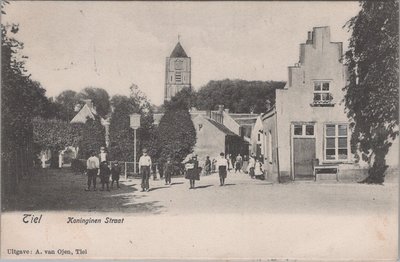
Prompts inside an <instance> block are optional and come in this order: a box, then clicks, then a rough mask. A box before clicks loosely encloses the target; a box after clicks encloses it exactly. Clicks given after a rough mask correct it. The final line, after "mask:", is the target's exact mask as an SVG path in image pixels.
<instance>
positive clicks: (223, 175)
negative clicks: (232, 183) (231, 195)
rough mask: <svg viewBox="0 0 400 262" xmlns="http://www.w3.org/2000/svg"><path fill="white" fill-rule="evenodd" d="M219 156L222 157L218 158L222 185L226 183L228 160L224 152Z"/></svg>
mask: <svg viewBox="0 0 400 262" xmlns="http://www.w3.org/2000/svg"><path fill="white" fill-rule="evenodd" d="M219 156H220V157H219V158H218V159H217V168H218V174H219V182H220V186H223V185H225V179H226V175H227V170H228V160H227V159H226V158H225V157H224V153H221V154H219Z"/></svg>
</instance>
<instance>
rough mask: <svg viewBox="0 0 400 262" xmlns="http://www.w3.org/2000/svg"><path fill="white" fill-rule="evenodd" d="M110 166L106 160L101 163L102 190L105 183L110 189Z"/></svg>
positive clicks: (108, 189)
mask: <svg viewBox="0 0 400 262" xmlns="http://www.w3.org/2000/svg"><path fill="white" fill-rule="evenodd" d="M110 174H111V171H110V168H109V167H108V165H107V162H106V161H103V162H101V164H100V182H101V189H100V191H104V185H106V186H107V191H110V188H109V187H108V184H109V183H110Z"/></svg>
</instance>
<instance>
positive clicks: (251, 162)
mask: <svg viewBox="0 0 400 262" xmlns="http://www.w3.org/2000/svg"><path fill="white" fill-rule="evenodd" d="M255 165H256V160H255V156H254V154H252V155H251V156H250V159H249V166H248V172H249V175H250V177H251V178H254V167H255Z"/></svg>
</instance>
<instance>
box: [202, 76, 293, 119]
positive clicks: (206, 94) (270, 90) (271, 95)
mask: <svg viewBox="0 0 400 262" xmlns="http://www.w3.org/2000/svg"><path fill="white" fill-rule="evenodd" d="M284 85H285V83H284V82H275V81H266V82H263V81H245V80H230V79H225V80H218V81H210V82H208V83H207V85H205V86H203V87H201V88H200V90H199V91H198V92H197V95H196V96H197V103H196V104H197V107H198V109H201V110H215V109H216V108H217V106H218V105H224V106H225V108H229V110H230V111H231V112H233V113H251V112H253V113H262V112H265V111H266V110H267V100H268V101H269V102H270V103H272V104H274V103H275V89H281V88H283V87H284Z"/></svg>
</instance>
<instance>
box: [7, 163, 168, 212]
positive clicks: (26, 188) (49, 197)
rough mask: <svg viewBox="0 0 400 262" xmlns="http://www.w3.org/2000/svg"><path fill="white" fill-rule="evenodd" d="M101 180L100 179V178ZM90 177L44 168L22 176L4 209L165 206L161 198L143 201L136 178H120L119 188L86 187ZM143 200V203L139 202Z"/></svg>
mask: <svg viewBox="0 0 400 262" xmlns="http://www.w3.org/2000/svg"><path fill="white" fill-rule="evenodd" d="M97 182H99V180H98V181H97ZM86 186H87V177H86V176H84V175H75V174H74V173H73V172H71V171H70V170H69V169H62V170H52V169H46V170H41V171H40V173H38V174H37V175H35V176H31V177H29V178H27V179H23V180H22V181H21V182H20V185H19V188H18V190H17V192H16V194H15V195H13V196H12V197H9V198H8V199H5V200H3V205H2V210H3V211H31V210H32V211H39V210H40V211H83V212H115V211H121V212H127V213H150V214H159V213H160V212H161V210H162V209H163V206H161V205H160V204H159V203H158V201H147V202H146V201H143V199H146V198H145V197H146V196H141V195H137V194H136V192H137V191H138V188H137V187H140V185H138V184H137V183H135V182H134V181H132V180H130V181H120V187H121V188H120V189H117V188H116V185H115V184H114V188H113V189H111V190H110V191H100V190H99V189H100V188H101V184H99V183H97V189H98V190H97V191H85V188H86ZM139 200H140V203H138V202H139Z"/></svg>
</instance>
